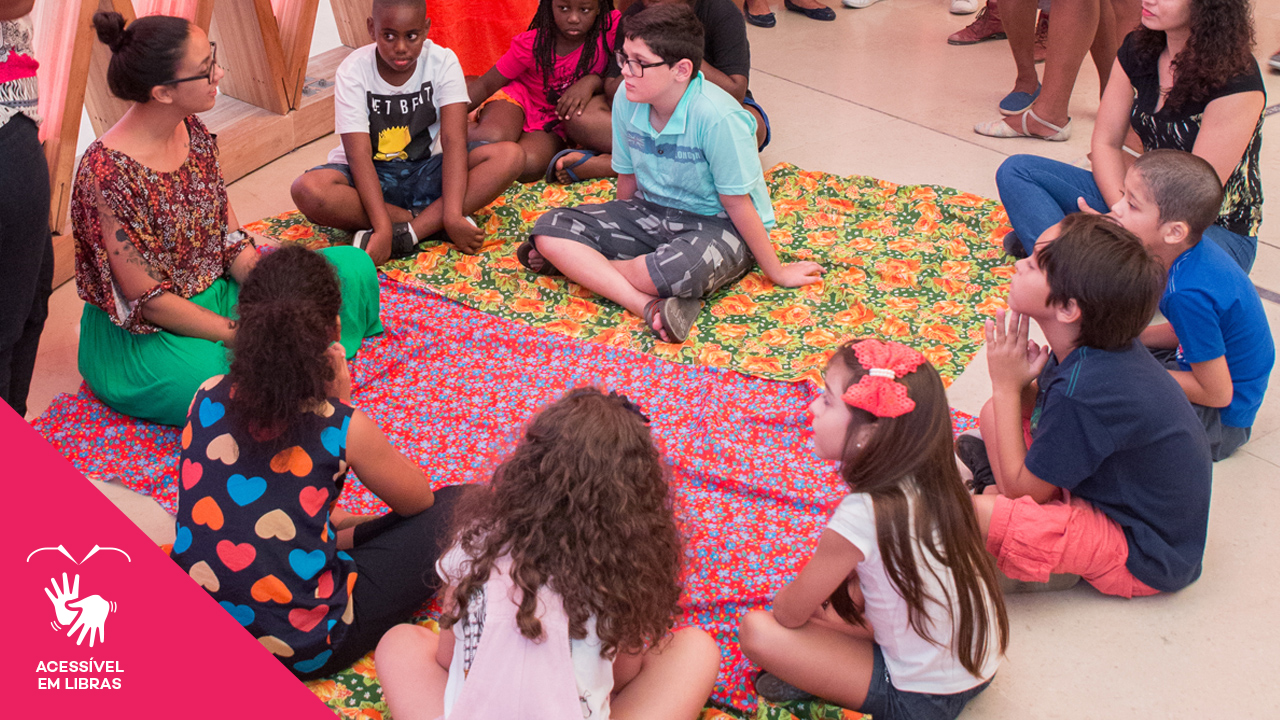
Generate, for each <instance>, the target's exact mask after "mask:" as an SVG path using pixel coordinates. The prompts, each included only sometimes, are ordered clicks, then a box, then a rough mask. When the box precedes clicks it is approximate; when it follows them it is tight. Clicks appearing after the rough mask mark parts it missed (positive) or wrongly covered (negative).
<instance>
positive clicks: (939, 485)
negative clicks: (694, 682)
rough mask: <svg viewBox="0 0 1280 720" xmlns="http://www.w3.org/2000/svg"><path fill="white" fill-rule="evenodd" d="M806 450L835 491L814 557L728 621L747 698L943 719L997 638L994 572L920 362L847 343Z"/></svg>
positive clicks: (956, 707)
mask: <svg viewBox="0 0 1280 720" xmlns="http://www.w3.org/2000/svg"><path fill="white" fill-rule="evenodd" d="M809 410H810V414H811V416H812V418H813V444H814V450H815V451H816V452H817V455H818V456H819V457H821V458H823V459H826V460H838V461H840V477H841V479H842V480H844V482H845V484H847V485H848V486H849V491H850V494H849V495H847V496H845V498H844V500H843V501H841V503H840V505H839V506H838V507H837V508H836V510H835V513H834V514H833V515H832V516H831V520H830V521H829V522H828V523H827V527H826V529H825V530H824V531H823V532H822V536H821V538H819V540H818V548H817V551H816V552H815V553H814V555H813V557H812V558H810V559H809V562H808V563H807V564H806V565H805V566H804V568H803V569H801V570H800V574H799V575H798V576H797V577H796V579H795V580H794V581H792V582H791V583H790V584H789V585H787V586H786V587H785V588H783V589H782V590H781V591H780V592H779V593H778V595H777V596H776V597H775V598H774V600H773V610H772V611H755V612H751V613H749V614H747V615H746V616H745V617H743V618H742V625H741V627H740V629H739V638H740V639H741V641H742V651H743V652H744V653H746V655H747V657H749V658H751V660H752V661H754V662H756V663H758V664H759V665H760V666H761V667H763V668H764V669H765V670H766V672H765V673H764V674H762V675H761V676H760V677H759V678H758V679H757V680H756V691H757V692H758V693H760V695H761V696H763V697H764V698H765V699H767V700H772V701H775V702H783V701H787V700H800V699H805V698H807V697H811V696H813V695H816V696H818V697H821V698H824V699H825V700H827V701H829V702H833V703H836V704H838V705H840V706H842V707H846V708H850V709H854V710H861V711H862V712H865V713H870V714H871V715H872V716H873V717H874V718H875V719H876V720H953V718H955V717H956V716H957V715H959V714H960V711H961V710H963V709H964V706H965V705H966V704H967V703H968V702H969V701H970V700H971V699H973V698H974V697H975V696H977V695H978V694H979V693H981V692H982V691H983V690H985V689H986V688H987V686H988V685H990V684H991V678H992V677H993V676H994V675H995V672H996V668H997V667H999V665H1000V661H1001V656H1002V655H1003V654H1004V650H1005V647H1006V645H1007V644H1008V638H1009V619H1008V616H1007V615H1006V613H1005V608H1004V600H1003V598H1002V596H1001V593H1000V586H999V582H998V575H997V573H996V570H995V566H994V563H992V561H991V556H989V555H988V554H987V553H986V551H985V550H984V549H983V547H982V537H981V535H979V532H978V522H977V519H976V518H975V517H974V513H973V506H972V505H971V504H970V501H969V497H968V494H967V493H966V492H965V489H964V486H963V484H962V483H961V480H960V473H959V472H958V471H957V470H956V464H955V460H954V459H953V456H952V444H951V421H950V413H949V412H948V409H947V396H946V391H945V390H944V389H943V387H942V379H941V378H940V377H938V372H937V370H935V369H934V368H933V366H932V365H930V364H929V362H928V361H927V360H925V358H924V356H923V355H921V354H920V353H919V352H917V351H915V350H912V349H911V348H908V347H906V346H904V345H901V344H899V343H895V342H881V341H880V340H860V341H856V342H853V343H846V344H845V345H843V346H842V347H841V348H840V349H839V350H837V351H836V354H835V355H834V356H833V357H832V358H831V362H830V363H829V364H828V365H827V373H826V391H825V392H824V393H823V394H822V395H821V396H819V397H817V398H816V399H814V401H813V403H812V404H811V405H810V406H809Z"/></svg>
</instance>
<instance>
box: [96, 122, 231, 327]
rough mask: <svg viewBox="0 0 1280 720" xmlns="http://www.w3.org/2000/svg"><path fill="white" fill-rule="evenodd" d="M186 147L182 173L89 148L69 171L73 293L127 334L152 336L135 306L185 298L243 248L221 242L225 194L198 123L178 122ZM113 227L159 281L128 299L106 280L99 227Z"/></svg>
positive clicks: (212, 148) (214, 153)
mask: <svg viewBox="0 0 1280 720" xmlns="http://www.w3.org/2000/svg"><path fill="white" fill-rule="evenodd" d="M186 123H187V133H188V134H189V136H190V139H191V148H190V151H189V152H188V154H187V159H186V161H184V162H183V163H182V166H181V167H179V168H178V169H177V170H175V171H173V172H164V173H162V172H156V171H154V170H152V169H151V168H148V167H146V166H145V165H143V164H141V163H139V162H138V161H136V160H134V159H133V158H131V157H129V156H128V155H125V154H124V153H121V152H117V151H115V150H111V149H109V148H107V147H105V146H103V144H102V143H101V142H100V141H95V142H94V143H93V144H92V145H90V146H89V148H88V149H87V150H86V151H85V153H84V158H83V159H82V160H81V161H80V168H79V170H77V171H76V181H75V188H74V190H73V192H72V196H71V222H72V227H73V230H74V233H75V240H76V288H77V290H78V291H79V293H80V297H81V298H82V299H84V300H85V302H89V303H92V304H93V305H95V306H97V307H98V308H100V309H101V310H102V311H103V312H105V313H107V315H109V316H110V317H111V319H112V321H113V322H115V324H117V325H119V326H120V327H122V328H124V329H125V330H128V331H129V332H131V333H136V334H147V333H156V332H160V328H158V327H156V326H155V325H152V324H150V323H148V322H147V321H146V320H145V319H143V317H142V306H143V304H144V303H146V302H147V301H148V300H150V299H151V298H154V297H156V296H157V295H160V294H161V293H165V292H171V293H173V294H175V295H178V296H180V297H183V298H190V297H192V296H194V295H197V294H199V293H201V292H203V291H204V290H207V289H208V288H209V286H210V285H212V284H213V282H214V281H215V280H217V279H218V278H220V277H222V276H223V275H224V274H226V273H227V271H228V270H230V268H231V264H232V263H233V262H234V261H235V259H236V257H238V256H239V255H240V252H241V251H242V250H243V249H244V247H245V241H243V240H242V241H239V242H228V241H227V189H226V186H225V185H224V184H223V182H222V169H221V168H220V167H219V165H218V147H217V145H216V144H215V142H214V138H213V136H212V135H211V134H209V131H208V130H206V129H205V126H204V123H202V122H200V120H199V118H197V117H196V116H195V115H191V116H190V117H188V118H187V119H186ZM104 222H105V224H108V225H109V226H118V227H119V228H121V229H122V230H123V231H124V232H125V233H126V234H127V235H128V238H129V242H130V243H131V244H132V245H133V247H134V248H135V249H136V250H137V251H138V254H139V255H141V256H142V258H143V259H144V260H146V261H147V263H148V264H149V265H150V266H151V268H152V270H154V271H155V272H156V273H157V274H158V275H159V276H160V277H161V279H160V280H158V281H157V282H156V285H155V286H154V287H152V288H151V289H149V290H148V291H147V292H145V293H143V294H142V296H141V297H138V298H137V299H135V300H129V299H128V298H126V297H125V296H124V294H123V293H122V292H121V290H120V286H119V285H118V284H117V283H116V282H115V279H114V278H113V277H112V274H111V265H110V264H109V263H108V260H107V249H106V246H105V245H104V244H103V237H102V228H103V225H104Z"/></svg>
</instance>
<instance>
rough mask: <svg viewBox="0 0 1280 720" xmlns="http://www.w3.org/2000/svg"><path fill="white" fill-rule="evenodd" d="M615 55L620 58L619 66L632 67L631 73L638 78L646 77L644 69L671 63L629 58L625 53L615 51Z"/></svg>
mask: <svg viewBox="0 0 1280 720" xmlns="http://www.w3.org/2000/svg"><path fill="white" fill-rule="evenodd" d="M613 56H614V57H615V58H617V59H618V67H619V68H622V67H630V68H631V75H632V76H634V77H638V78H641V77H644V71H645V70H646V69H648V68H656V67H662V66H663V65H670V64H671V63H666V62H656V63H645V62H640V61H639V60H632V59H630V58H628V57H627V56H626V55H623V54H622V53H621V52H614V53H613Z"/></svg>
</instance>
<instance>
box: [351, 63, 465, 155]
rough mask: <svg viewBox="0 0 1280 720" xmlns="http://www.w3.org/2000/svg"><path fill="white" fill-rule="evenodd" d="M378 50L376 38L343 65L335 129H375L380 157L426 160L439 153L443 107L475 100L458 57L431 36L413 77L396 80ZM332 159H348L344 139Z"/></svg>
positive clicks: (376, 152) (373, 135)
mask: <svg viewBox="0 0 1280 720" xmlns="http://www.w3.org/2000/svg"><path fill="white" fill-rule="evenodd" d="M377 53H378V46H377V44H376V43H370V44H369V45H365V46H363V47H359V48H356V49H355V50H353V51H352V52H351V54H350V55H348V56H347V59H346V60H343V61H342V64H341V65H339V66H338V73H337V76H336V77H335V80H334V83H335V87H334V93H333V109H334V124H333V131H334V132H335V133H337V134H338V135H343V134H344V133H362V132H367V133H369V136H370V137H369V139H370V142H371V144H372V145H373V152H374V155H373V159H374V160H425V159H427V158H429V157H431V156H432V155H434V154H436V153H439V152H440V113H439V108H442V107H444V106H445V105H453V104H454V103H468V102H470V101H471V98H470V96H468V95H467V80H466V77H465V76H463V74H462V66H461V65H459V64H458V56H457V55H454V53H453V51H452V50H449V49H448V48H442V47H440V46H439V45H436V44H435V43H433V42H431V41H430V40H427V41H425V42H423V43H422V54H421V55H419V56H418V63H417V65H415V66H414V70H413V76H412V77H410V78H409V79H408V80H407V81H405V83H404V84H403V85H392V84H390V83H388V82H387V81H386V80H383V79H382V76H381V75H379V74H378V58H377ZM328 161H329V162H330V163H343V164H346V163H347V155H346V153H345V152H344V151H343V149H342V144H341V143H339V144H338V147H336V148H334V149H333V150H331V151H330V152H329V160H328Z"/></svg>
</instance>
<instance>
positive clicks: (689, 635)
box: [672, 626, 720, 682]
mask: <svg viewBox="0 0 1280 720" xmlns="http://www.w3.org/2000/svg"><path fill="white" fill-rule="evenodd" d="M672 648H673V650H675V651H677V652H679V653H680V654H681V657H682V658H683V659H684V661H685V663H686V665H687V666H688V667H689V669H690V670H691V671H697V672H703V673H705V674H706V675H707V676H708V677H709V678H710V680H711V681H712V682H714V681H715V677H716V675H718V674H719V672H720V646H719V645H718V644H716V641H715V638H713V637H711V635H710V634H708V633H707V631H706V630H703V629H702V628H699V627H692V626H691V627H685V628H681V629H679V630H677V631H676V632H675V633H674V634H673V637H672ZM691 679H692V678H691Z"/></svg>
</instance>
